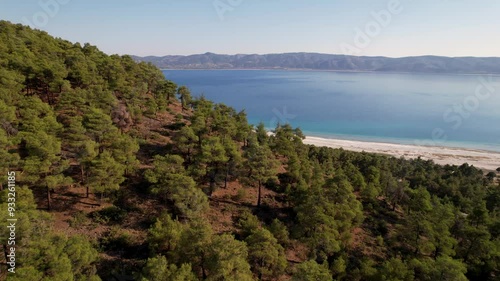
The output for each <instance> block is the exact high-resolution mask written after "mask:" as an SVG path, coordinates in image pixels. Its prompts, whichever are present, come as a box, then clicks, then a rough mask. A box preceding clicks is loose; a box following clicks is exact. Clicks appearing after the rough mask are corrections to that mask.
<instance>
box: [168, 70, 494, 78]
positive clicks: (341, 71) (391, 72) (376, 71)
mask: <svg viewBox="0 0 500 281" xmlns="http://www.w3.org/2000/svg"><path fill="white" fill-rule="evenodd" d="M160 70H161V71H169V70H173V71H179V70H183V71H184V70H185V71H191V70H203V71H211V70H224V71H241V70H245V71H248V70H255V71H263V70H278V71H291V72H294V71H296V72H335V73H369V74H415V75H450V76H478V75H479V76H481V75H487V76H494V77H500V73H483V72H478V73H453V72H411V71H410V72H409V71H378V70H338V69H313V68H160Z"/></svg>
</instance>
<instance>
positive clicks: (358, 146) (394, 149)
mask: <svg viewBox="0 0 500 281" xmlns="http://www.w3.org/2000/svg"><path fill="white" fill-rule="evenodd" d="M304 143H305V144H312V145H316V146H326V147H332V148H343V149H345V150H352V151H366V152H372V153H380V154H387V155H391V156H395V157H404V158H406V159H413V158H417V157H419V156H420V157H421V158H422V159H425V160H433V161H434V162H435V163H437V164H441V165H446V164H450V165H462V164H463V163H468V164H469V165H474V167H477V168H480V169H483V170H488V171H494V170H496V169H497V168H498V167H500V153H498V152H491V151H483V150H473V149H467V148H451V147H438V146H417V145H407V144H393V143H379V142H365V141H353V140H340V139H326V138H319V137H309V136H308V137H306V139H305V140H304Z"/></svg>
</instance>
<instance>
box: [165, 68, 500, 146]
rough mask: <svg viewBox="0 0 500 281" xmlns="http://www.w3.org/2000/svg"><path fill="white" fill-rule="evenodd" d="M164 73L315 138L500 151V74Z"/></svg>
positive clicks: (252, 116) (252, 117)
mask: <svg viewBox="0 0 500 281" xmlns="http://www.w3.org/2000/svg"><path fill="white" fill-rule="evenodd" d="M164 74H165V76H166V77H167V78H168V79H170V80H173V81H175V82H176V83H177V84H179V85H186V86H188V87H189V88H190V89H191V91H192V93H193V95H195V96H199V95H201V94H204V95H205V96H206V97H207V98H209V99H211V100H213V101H215V102H221V103H225V104H227V105H230V106H232V107H234V108H236V109H237V110H245V111H246V112H247V114H248V119H249V121H250V122H251V123H253V124H257V123H259V122H264V124H265V125H266V127H268V128H273V127H275V126H276V124H277V123H278V122H279V123H290V124H292V125H293V126H294V127H300V128H301V129H302V130H303V131H304V132H305V133H306V134H307V135H311V136H321V137H332V138H344V139H354V140H367V141H381V142H393V143H405V144H427V145H439V146H452V147H467V148H478V149H488V150H494V151H500V77H494V76H476V75H441V74H389V73H340V72H314V71H284V70H164ZM477 89H479V92H477V94H476V90H477ZM444 139H446V141H444Z"/></svg>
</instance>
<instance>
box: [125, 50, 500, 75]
mask: <svg viewBox="0 0 500 281" xmlns="http://www.w3.org/2000/svg"><path fill="white" fill-rule="evenodd" d="M133 58H134V60H136V61H143V62H151V63H153V64H154V65H156V66H158V67H160V68H164V69H309V70H328V71H369V72H407V73H453V74H477V73H483V74H498V73H500V58H495V57H493V58H476V57H453V58H451V57H441V56H417V57H402V58H389V57H367V56H350V55H330V54H318V53H285V54H265V55H258V54H238V55H221V54H214V53H205V54H197V55H189V56H163V57H156V56H148V57H137V56H133Z"/></svg>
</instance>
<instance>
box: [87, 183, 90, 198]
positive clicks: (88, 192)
mask: <svg viewBox="0 0 500 281" xmlns="http://www.w3.org/2000/svg"><path fill="white" fill-rule="evenodd" d="M89 194H90V191H89V186H88V185H87V197H86V198H89Z"/></svg>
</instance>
